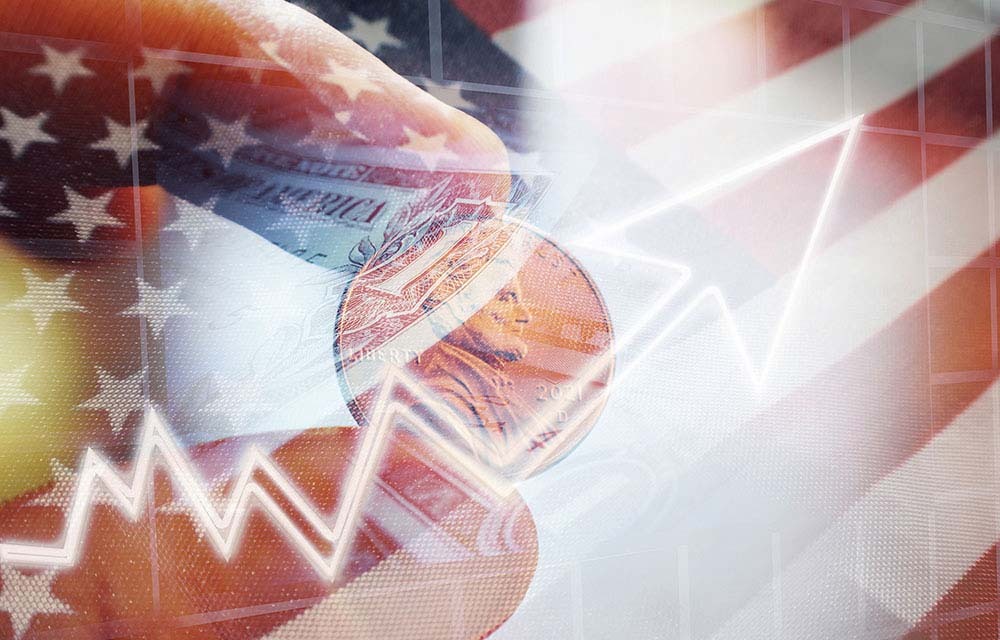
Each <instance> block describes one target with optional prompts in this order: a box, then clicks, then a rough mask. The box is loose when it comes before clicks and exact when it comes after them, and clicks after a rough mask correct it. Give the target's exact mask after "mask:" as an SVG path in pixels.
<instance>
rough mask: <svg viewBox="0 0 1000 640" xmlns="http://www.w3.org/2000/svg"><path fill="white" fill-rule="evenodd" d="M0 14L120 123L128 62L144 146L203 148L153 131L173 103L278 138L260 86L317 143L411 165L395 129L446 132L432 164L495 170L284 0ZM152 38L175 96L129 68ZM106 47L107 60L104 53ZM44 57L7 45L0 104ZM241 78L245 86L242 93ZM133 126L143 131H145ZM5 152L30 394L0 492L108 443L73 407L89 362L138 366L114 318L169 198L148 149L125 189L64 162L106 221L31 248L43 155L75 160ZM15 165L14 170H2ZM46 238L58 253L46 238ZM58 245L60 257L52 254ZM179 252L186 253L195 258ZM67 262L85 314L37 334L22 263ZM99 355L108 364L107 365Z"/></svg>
mask: <svg viewBox="0 0 1000 640" xmlns="http://www.w3.org/2000/svg"><path fill="white" fill-rule="evenodd" d="M0 25H2V30H3V31H7V32H12V33H15V34H26V35H27V36H29V37H28V42H30V41H31V37H32V36H39V37H43V38H51V39H53V40H46V42H57V43H61V45H60V46H64V47H76V50H77V51H83V52H84V54H85V55H86V56H88V57H86V58H85V59H84V64H85V66H86V67H87V68H88V69H90V70H91V71H93V72H94V73H97V74H105V75H107V76H108V77H109V80H108V81H107V83H106V86H102V87H101V88H100V90H99V91H98V92H97V93H95V94H94V95H93V96H92V99H93V100H94V101H102V100H103V101H104V102H106V115H107V117H108V118H109V119H110V120H113V121H115V122H117V123H118V124H123V123H124V124H126V125H127V124H128V122H129V118H130V114H129V109H128V95H129V94H128V82H127V64H128V63H129V62H131V64H132V66H133V68H134V69H135V70H136V71H135V76H134V79H133V87H134V98H135V117H136V119H137V121H142V122H153V123H154V125H153V126H152V127H150V129H148V130H146V132H145V134H146V135H147V136H148V137H149V138H150V139H152V140H153V141H154V142H156V143H157V144H164V143H165V142H168V141H169V140H173V139H180V140H182V141H183V142H184V143H186V144H188V145H189V146H192V147H194V146H196V145H200V144H205V143H206V140H207V131H206V130H205V129H204V127H203V126H199V125H197V123H196V126H193V127H192V128H191V129H190V130H184V131H182V133H184V134H185V135H187V136H189V137H187V138H181V137H179V136H178V135H176V132H175V131H173V130H168V131H162V130H157V128H156V126H155V123H156V122H157V119H158V117H160V116H161V114H163V113H165V112H168V111H169V110H170V109H171V108H172V107H174V106H175V105H176V103H177V101H178V100H180V99H182V98H183V99H184V100H188V101H194V102H195V104H194V105H193V107H194V108H195V109H198V110H201V111H204V112H207V113H210V114H211V115H212V117H214V118H217V119H220V120H223V121H230V122H231V121H233V120H234V119H237V118H239V117H241V116H242V115H244V114H247V113H249V114H250V115H249V120H248V122H249V123H250V125H252V126H254V127H259V128H260V129H263V130H266V131H267V132H268V133H272V132H273V133H274V134H275V135H277V136H281V135H292V133H290V132H289V131H287V130H285V129H282V128H281V125H274V127H276V128H274V127H272V123H271V122H270V121H269V120H268V117H269V115H268V114H269V111H268V110H269V109H271V108H272V106H273V105H272V104H271V103H266V102H264V101H265V100H266V98H261V97H260V96H261V95H263V94H264V91H262V89H264V90H267V91H275V92H277V91H279V90H280V89H282V88H284V87H290V88H292V89H294V90H295V94H294V97H295V100H296V101H297V103H296V104H297V107H296V108H298V107H301V109H300V110H299V111H296V112H293V113H292V117H291V118H289V121H290V122H291V124H290V125H289V127H290V128H291V129H294V127H295V125H296V123H301V122H304V121H309V122H311V123H313V124H314V125H316V130H317V131H319V132H320V133H319V134H317V137H318V140H316V141H315V144H316V145H317V146H318V147H320V148H322V147H323V145H324V144H326V145H327V146H330V147H334V146H335V145H336V144H339V143H342V142H344V141H345V140H348V141H350V143H351V144H353V145H355V146H356V147H360V148H361V150H362V151H364V150H368V151H371V152H372V153H388V154H389V155H390V157H392V158H393V159H394V160H399V161H400V162H402V163H404V164H405V163H410V164H411V165H412V166H414V167H417V168H421V167H422V164H421V159H420V158H419V157H418V156H416V155H414V154H413V153H409V152H407V151H405V150H402V149H401V147H405V145H406V144H407V142H408V140H409V139H410V138H409V137H408V135H407V131H412V132H416V133H419V134H420V135H422V136H444V141H445V147H444V149H445V150H446V151H447V153H445V154H443V155H442V156H441V158H440V160H439V162H438V164H437V165H436V168H438V169H439V170H444V171H447V170H448V169H450V168H454V169H456V170H461V169H464V168H469V167H486V166H489V167H491V168H493V169H494V170H496V169H499V170H500V174H499V175H501V176H503V175H505V174H504V171H503V169H504V167H506V164H507V163H506V151H505V149H504V146H503V144H502V143H501V141H500V140H499V139H498V138H497V137H496V135H495V134H493V132H492V131H490V130H489V129H488V128H487V127H485V126H484V125H482V124H481V123H479V122H478V121H476V120H475V119H473V118H471V117H470V116H468V115H466V114H464V113H462V112H460V111H458V110H456V109H453V108H451V107H449V106H447V105H445V104H443V103H441V102H439V101H437V100H436V99H434V98H433V97H431V96H429V95H428V94H426V93H425V92H423V91H422V90H421V89H419V88H418V87H416V86H414V85H413V84H411V83H410V82H408V81H407V80H405V79H403V78H401V77H399V76H397V75H396V74H395V73H394V72H393V71H392V70H391V69H389V68H388V67H387V66H385V65H384V64H383V63H382V62H381V61H379V60H378V59H377V58H375V57H374V56H372V55H371V54H369V53H368V52H367V51H365V50H364V49H363V48H362V47H360V46H359V45H357V44H356V43H355V42H353V41H352V40H350V39H349V38H347V37H346V36H344V35H343V34H341V33H339V32H337V31H336V30H334V29H333V28H331V27H329V26H328V25H326V24H325V23H323V22H322V21H320V20H319V19H318V18H316V17H315V16H312V15H311V14H309V13H307V12H305V11H302V10H300V9H298V8H296V7H294V6H293V5H290V4H288V3H285V2H282V1H278V0H263V1H258V2H241V1H237V0H231V1H230V0H226V1H219V0H216V1H206V0H134V1H133V0H130V1H129V2H123V3H115V2H104V1H99V0H98V1H87V0H83V1H80V0H54V1H53V2H49V3H43V4H39V3H36V2H32V1H29V0H13V1H12V2H4V3H2V6H0ZM81 43H88V44H86V45H82V44H81ZM267 43H271V44H267ZM22 46H23V42H22ZM160 49H163V50H171V51H174V50H176V51H181V52H184V55H185V62H184V63H183V65H184V67H185V68H186V70H187V72H188V74H189V75H190V80H189V85H188V91H187V93H186V94H185V95H183V96H179V95H178V85H177V83H176V82H167V83H165V84H164V85H163V86H162V87H160V90H159V91H157V90H156V88H155V87H154V86H153V85H152V84H151V82H150V81H149V80H148V79H147V78H146V77H145V76H143V75H142V71H143V69H144V68H145V66H146V65H147V64H149V63H150V61H151V60H152V55H153V54H151V53H150V52H151V51H154V52H155V51H156V50H160ZM89 56H93V59H91V58H90V57H89ZM108 58H110V59H112V60H114V61H115V62H113V63H112V62H108V61H107V59H108ZM42 60H43V57H42V55H41V54H40V53H37V54H36V53H24V54H18V55H17V56H13V57H10V59H9V60H5V62H6V63H7V64H8V65H9V72H8V71H5V72H4V74H0V75H5V74H6V77H7V80H6V84H3V85H2V86H0V103H2V106H4V107H5V108H7V109H9V110H12V111H14V112H16V113H18V115H19V116H21V117H27V116H31V115H32V114H33V113H37V112H38V111H37V110H36V107H35V105H37V104H38V103H39V102H42V103H44V102H45V101H46V100H49V98H48V97H47V96H49V95H50V93H49V92H51V88H50V83H49V80H48V79H47V78H44V77H43V76H41V75H39V72H38V69H37V67H36V68H35V71H32V72H30V73H29V72H27V71H25V69H28V68H30V67H31V66H32V65H37V64H38V63H39V62H41V61H42ZM201 60H206V61H207V62H201ZM215 61H221V62H222V63H224V64H214V62H215ZM234 64H237V65H239V64H244V65H250V66H243V67H240V66H233V65H234ZM255 66H256V67H263V68H265V71H263V72H262V76H261V78H260V84H259V85H253V84H250V83H251V80H250V77H251V71H252V70H253V68H254V67H255ZM344 68H349V69H351V70H353V71H354V72H356V73H360V74H363V76H364V77H365V78H366V79H367V80H368V81H369V82H370V83H371V88H370V90H367V91H363V92H361V93H359V94H358V95H354V96H351V95H348V93H347V92H346V91H345V90H344V89H343V88H342V87H341V86H339V85H337V84H336V83H333V82H328V81H324V80H323V77H324V74H327V73H330V71H331V69H334V70H339V69H344ZM71 82H72V81H71ZM245 85H249V87H250V88H249V90H247V91H242V90H241V87H242V86H245ZM234 87H235V89H234ZM275 95H276V96H277V97H276V98H274V101H277V102H279V103H280V102H281V101H283V100H284V99H285V98H284V94H278V93H276V94H275ZM352 98H353V99H352ZM51 99H52V100H54V99H55V98H54V97H53V98H51ZM102 108H104V107H102ZM345 112H350V113H351V119H350V121H349V123H348V125H346V126H343V125H341V124H340V122H339V120H338V114H339V115H340V116H341V117H342V116H343V114H344V113H345ZM101 120H103V119H101ZM101 120H95V121H94V122H84V123H82V124H80V125H79V126H81V127H82V128H83V130H82V131H81V130H79V129H73V128H71V127H70V126H69V125H65V123H62V122H60V121H57V119H56V118H49V120H47V121H46V122H45V124H44V125H43V131H44V132H46V133H47V134H50V135H53V136H56V137H58V138H59V139H60V140H63V139H72V140H76V139H78V140H79V144H80V145H81V146H86V145H90V144H92V142H93V141H94V140H96V139H99V138H100V137H101V136H102V135H105V132H106V129H105V128H104V127H105V124H104V123H103V122H102V121H101ZM71 124H74V123H71ZM64 125H65V126H64ZM269 127H272V128H269ZM91 131H93V132H91ZM138 133H139V134H140V135H142V133H143V131H142V130H141V129H140V131H139V132H138ZM74 136H75V138H74ZM327 141H328V142H327ZM5 147H6V145H3V144H0V178H2V179H3V181H4V183H5V186H4V188H3V189H2V190H0V203H6V204H8V205H9V204H11V203H14V202H18V201H21V202H23V201H29V202H30V203H31V206H33V207H35V208H37V213H36V214H34V216H35V219H37V220H38V221H39V225H36V224H35V223H34V222H33V221H32V220H28V221H27V223H26V224H24V225H21V226H11V227H10V228H5V230H4V231H0V341H2V342H3V343H4V344H8V345H12V346H13V348H10V349H5V350H4V352H5V353H4V354H3V355H0V371H4V372H7V371H11V370H14V371H19V370H20V368H21V367H22V366H24V365H28V368H27V369H26V370H25V371H24V372H23V377H22V378H21V379H20V382H21V384H22V385H23V386H24V387H25V389H26V391H27V392H28V393H29V394H30V396H32V397H33V398H35V399H36V401H35V402H33V403H26V404H20V405H16V406H10V407H7V408H6V409H3V410H2V411H3V413H2V418H3V420H4V423H5V429H4V430H3V431H2V433H0V452H19V455H12V454H10V453H8V454H6V455H5V454H0V500H2V499H5V498H11V497H14V496H16V495H18V494H20V493H22V492H23V491H26V490H29V489H31V488H33V487H36V486H40V485H42V484H44V483H45V482H46V481H47V480H48V479H49V477H50V469H51V463H50V460H51V459H52V458H55V459H58V460H60V461H62V462H63V463H65V464H72V463H73V461H75V460H76V458H77V456H78V455H79V451H80V449H81V446H83V445H84V444H92V445H96V446H99V447H102V446H112V445H120V443H121V437H110V436H111V435H112V434H111V428H110V427H111V426H112V425H111V424H110V423H109V421H108V419H107V416H105V415H104V414H103V413H102V412H100V411H92V412H87V411H82V412H81V411H79V410H78V407H79V406H80V405H81V404H83V403H85V402H86V401H87V400H88V399H89V398H92V397H93V396H94V395H95V393H96V392H97V391H98V389H99V375H98V372H97V366H98V365H100V366H101V367H102V368H104V369H106V370H108V371H110V372H112V373H113V374H114V375H116V376H119V377H121V376H123V375H126V374H127V373H129V372H131V371H134V370H135V369H136V368H137V367H138V366H139V362H138V361H137V360H135V361H132V360H128V358H127V357H126V356H127V355H131V356H134V357H135V358H137V354H138V352H139V348H138V344H139V342H140V335H139V324H138V322H137V320H136V318H135V317H127V316H123V315H122V311H124V310H125V309H127V308H128V307H129V306H130V305H132V304H134V302H135V301H136V300H137V299H138V290H137V285H136V282H135V279H136V276H135V273H136V260H137V249H136V246H135V244H136V240H137V239H139V240H141V241H142V242H143V243H144V244H145V246H146V247H147V248H148V247H152V246H154V245H155V243H156V242H157V237H158V235H159V234H160V233H161V232H162V230H163V228H164V227H165V226H168V225H169V224H170V222H171V221H172V217H171V216H172V215H173V214H171V213H170V207H169V200H170V197H169V196H168V195H167V194H166V193H165V191H164V189H163V188H162V187H161V186H160V185H159V184H158V178H159V173H158V171H157V166H156V164H157V162H158V159H157V157H156V156H155V155H152V154H144V153H140V155H139V179H140V184H141V186H140V188H139V190H138V194H135V193H134V189H133V187H132V175H131V171H130V170H129V171H123V173H122V174H121V176H119V179H118V182H117V184H116V183H115V182H114V181H113V180H112V181H110V183H109V181H108V180H104V179H102V180H100V181H97V180H96V179H95V178H93V177H92V176H91V173H90V172H89V167H88V166H87V163H86V161H84V162H83V163H80V164H81V166H80V167H79V169H69V170H67V173H69V174H72V175H71V177H72V180H71V188H72V189H73V190H75V191H78V192H82V193H84V194H86V195H88V196H96V195H102V194H107V193H110V194H111V200H110V204H109V208H108V212H109V214H110V215H111V216H113V217H114V218H116V219H117V220H119V222H120V224H119V226H112V227H104V228H99V229H98V230H97V232H96V233H95V236H94V239H96V240H100V241H101V242H102V244H101V245H100V246H98V245H97V244H96V243H90V244H87V245H86V246H84V245H82V244H81V245H80V246H77V247H74V246H72V245H73V243H72V242H69V243H60V244H56V243H45V242H42V243H39V242H37V241H36V239H37V238H39V237H48V234H49V231H48V230H45V229H42V227H41V226H40V224H41V221H43V220H47V219H49V218H50V217H51V216H53V214H54V213H56V212H57V211H58V210H59V209H61V208H62V207H64V206H65V196H64V195H63V189H62V187H63V185H62V184H58V183H60V182H62V181H63V177H62V176H58V175H55V174H56V173H58V172H53V171H52V168H53V163H55V164H56V168H61V167H59V166H58V165H59V164H60V163H65V165H64V166H71V165H72V163H74V162H78V163H79V160H78V159H77V158H74V157H70V156H67V157H66V158H65V159H63V158H59V157H56V158H51V157H49V158H46V160H45V162H46V163H47V164H44V163H43V164H40V165H38V166H29V167H28V168H27V169H23V168H19V167H18V165H17V164H16V163H13V162H10V164H7V162H4V159H3V156H2V154H3V153H4V152H7V151H8V150H7V149H6V148H5ZM46 149H47V146H46V145H41V144H36V145H32V147H31V148H29V149H28V151H29V152H39V150H41V151H45V150H46ZM18 170H21V171H23V172H24V173H21V174H18V173H16V171H18ZM136 204H138V211H136ZM137 213H138V215H136V214H137ZM62 231H64V235H63V236H62V237H63V238H65V239H69V240H72V239H73V238H74V236H73V229H72V227H70V226H69V225H64V228H63V229H62ZM40 234H41V235H40ZM53 246H58V247H59V248H58V249H56V250H52V249H47V247H53ZM64 248H66V249H67V251H68V252H67V253H64V254H60V253H58V251H63V249H64ZM53 251H56V253H53ZM149 259H150V258H147V260H149ZM152 259H153V260H155V258H152ZM192 259H195V260H196V259H198V258H197V255H195V256H193V258H192ZM70 261H71V262H70ZM147 266H148V265H147ZM67 268H72V270H73V271H74V275H73V279H72V282H71V284H70V286H69V289H68V295H69V296H70V298H71V300H73V301H75V302H76V303H78V304H81V305H83V306H85V307H86V308H87V310H88V314H87V317H86V318H83V317H82V316H81V315H80V314H75V313H57V314H55V315H54V316H53V317H52V319H51V321H50V322H49V323H48V325H47V326H46V327H45V329H46V330H45V331H44V332H40V331H38V330H37V326H36V323H35V322H33V318H32V315H31V313H30V310H28V309H17V308H12V307H10V306H8V305H9V304H10V303H13V302H16V301H17V300H18V299H19V298H21V297H23V296H24V295H25V292H26V290H27V286H26V281H25V277H24V271H25V270H26V269H28V270H32V271H34V272H36V273H39V274H40V275H41V277H43V278H49V279H55V278H58V277H59V276H60V275H62V274H64V273H66V271H67ZM147 273H150V274H153V275H154V276H155V269H152V270H149V269H147ZM154 284H157V285H158V286H165V285H168V284H170V283H163V285H159V284H158V283H154ZM98 307H104V308H103V309H101V311H102V312H101V313H98V312H95V309H97V308H98ZM126 352H128V353H126ZM109 360H111V361H113V362H111V363H110V364H109ZM126 360H128V361H126ZM152 369H153V370H151V371H150V372H149V377H150V380H149V382H150V384H149V387H150V389H149V390H150V394H151V399H152V400H153V402H154V403H158V404H163V403H164V402H165V400H166V398H165V389H166V380H165V378H164V377H163V375H162V372H158V371H156V370H155V369H156V367H153V368H152ZM136 423H137V417H136V416H132V417H131V418H130V419H129V421H128V423H127V425H126V427H125V428H126V433H125V434H122V435H123V436H124V437H125V439H126V440H127V441H128V437H127V436H128V433H130V432H131V430H134V428H135V427H136ZM39 425H42V426H43V427H44V433H45V437H44V438H43V439H41V440H39V438H38V437H37V436H38V430H39ZM114 435H119V434H114Z"/></svg>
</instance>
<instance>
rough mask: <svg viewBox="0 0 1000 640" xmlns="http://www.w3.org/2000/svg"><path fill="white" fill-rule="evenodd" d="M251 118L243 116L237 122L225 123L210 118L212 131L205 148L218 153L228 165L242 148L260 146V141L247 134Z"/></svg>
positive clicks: (209, 124) (209, 122) (204, 144)
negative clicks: (248, 121)
mask: <svg viewBox="0 0 1000 640" xmlns="http://www.w3.org/2000/svg"><path fill="white" fill-rule="evenodd" d="M249 118H250V117H249V116H243V117H242V118H240V119H239V120H237V121H235V122H223V121H222V120H216V119H215V118H209V119H208V126H209V128H210V129H211V135H210V137H209V139H208V140H207V141H206V142H204V143H203V146H204V147H205V148H206V149H208V150H210V151H215V152H217V153H218V154H219V156H220V157H221V158H222V161H223V163H225V164H227V165H228V164H229V163H230V162H232V160H233V154H234V153H236V151H237V150H238V149H240V148H241V147H248V146H251V145H255V144H260V140H258V139H257V138H254V137H252V136H250V135H248V134H247V132H246V126H247V120H249Z"/></svg>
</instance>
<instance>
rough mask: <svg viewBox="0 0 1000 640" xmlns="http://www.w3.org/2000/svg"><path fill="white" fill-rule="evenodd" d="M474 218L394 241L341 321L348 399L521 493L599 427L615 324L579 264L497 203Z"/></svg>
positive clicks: (368, 418)
mask: <svg viewBox="0 0 1000 640" xmlns="http://www.w3.org/2000/svg"><path fill="white" fill-rule="evenodd" d="M464 204H465V206H466V207H467V208H468V209H469V210H467V211H464V212H461V211H459V212H452V213H453V214H454V215H452V216H450V217H449V218H447V219H445V220H443V221H441V222H440V223H432V224H430V225H426V226H424V227H423V228H422V229H420V230H419V231H417V232H411V233H409V234H408V235H404V236H401V237H400V238H396V239H389V240H388V241H387V243H386V244H385V246H384V249H383V250H381V251H379V252H376V253H375V254H374V255H373V256H372V257H371V259H370V260H369V261H368V262H367V263H366V264H365V265H364V266H363V267H362V268H361V270H360V271H359V272H358V274H357V275H356V277H355V278H354V280H353V282H352V283H351V285H350V287H349V289H348V291H347V293H346V295H345V296H344V299H343V302H342V304H341V307H340V311H339V315H338V320H337V342H336V352H337V357H338V368H339V372H340V374H341V375H340V379H341V383H342V389H343V392H344V394H345V399H346V400H347V402H348V405H349V406H350V408H351V412H352V413H353V415H354V417H355V419H356V420H357V421H358V423H359V424H361V425H373V424H374V425H379V426H386V425H387V424H388V425H389V426H391V427H392V428H407V429H411V430H412V429H413V428H414V425H416V427H417V430H418V431H420V429H423V431H422V433H423V434H424V435H425V436H428V437H429V438H430V439H432V440H434V439H436V438H440V439H441V441H442V442H443V443H446V444H445V446H446V447H451V448H452V449H453V450H454V451H458V452H460V453H461V454H463V455H465V456H467V457H469V458H470V459H473V460H475V461H477V462H478V463H482V464H484V465H486V466H487V467H488V468H490V469H492V470H493V471H495V472H497V473H498V474H499V475H501V476H504V477H506V478H507V479H522V478H525V477H528V476H531V475H533V474H535V473H538V472H540V471H542V470H544V469H545V468H547V467H549V466H551V465H552V464H553V463H555V462H556V461H557V460H559V459H561V458H562V457H564V456H565V455H566V454H567V453H568V452H569V451H570V450H572V449H573V448H574V447H575V446H576V445H577V444H579V443H580V441H581V440H582V439H583V438H584V436H585V435H586V434H587V433H588V432H589V431H590V429H591V428H592V427H593V426H594V424H595V422H596V421H597V418H598V416H599V414H600V412H601V410H602V409H603V407H604V404H605V402H606V398H607V392H608V390H609V385H610V382H611V379H612V375H613V370H614V350H613V347H612V345H613V336H612V329H611V323H610V319H609V317H608V311H607V308H606V306H605V304H604V301H603V300H602V298H601V296H600V294H599V292H598V290H597V288H596V286H595V285H594V283H593V281H592V280H591V278H590V277H589V276H588V275H587V273H586V272H585V271H584V270H583V268H582V267H581V266H580V264H579V263H578V262H576V261H575V260H574V259H573V258H572V257H571V256H570V255H569V254H567V253H566V252H565V251H563V250H562V249H560V248H559V247H558V246H557V245H556V244H555V243H554V242H552V241H550V240H548V239H545V238H542V237H541V236H540V235H539V234H537V233H536V232H534V231H531V230H528V229H526V228H524V227H522V226H519V225H518V224H517V223H516V222H502V221H501V220H500V219H499V217H498V216H496V215H495V212H492V211H490V210H489V207H488V206H487V205H488V203H487V202H485V201H484V202H483V203H479V205H476V204H475V203H470V202H465V203H464ZM389 423H391V424H389Z"/></svg>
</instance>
